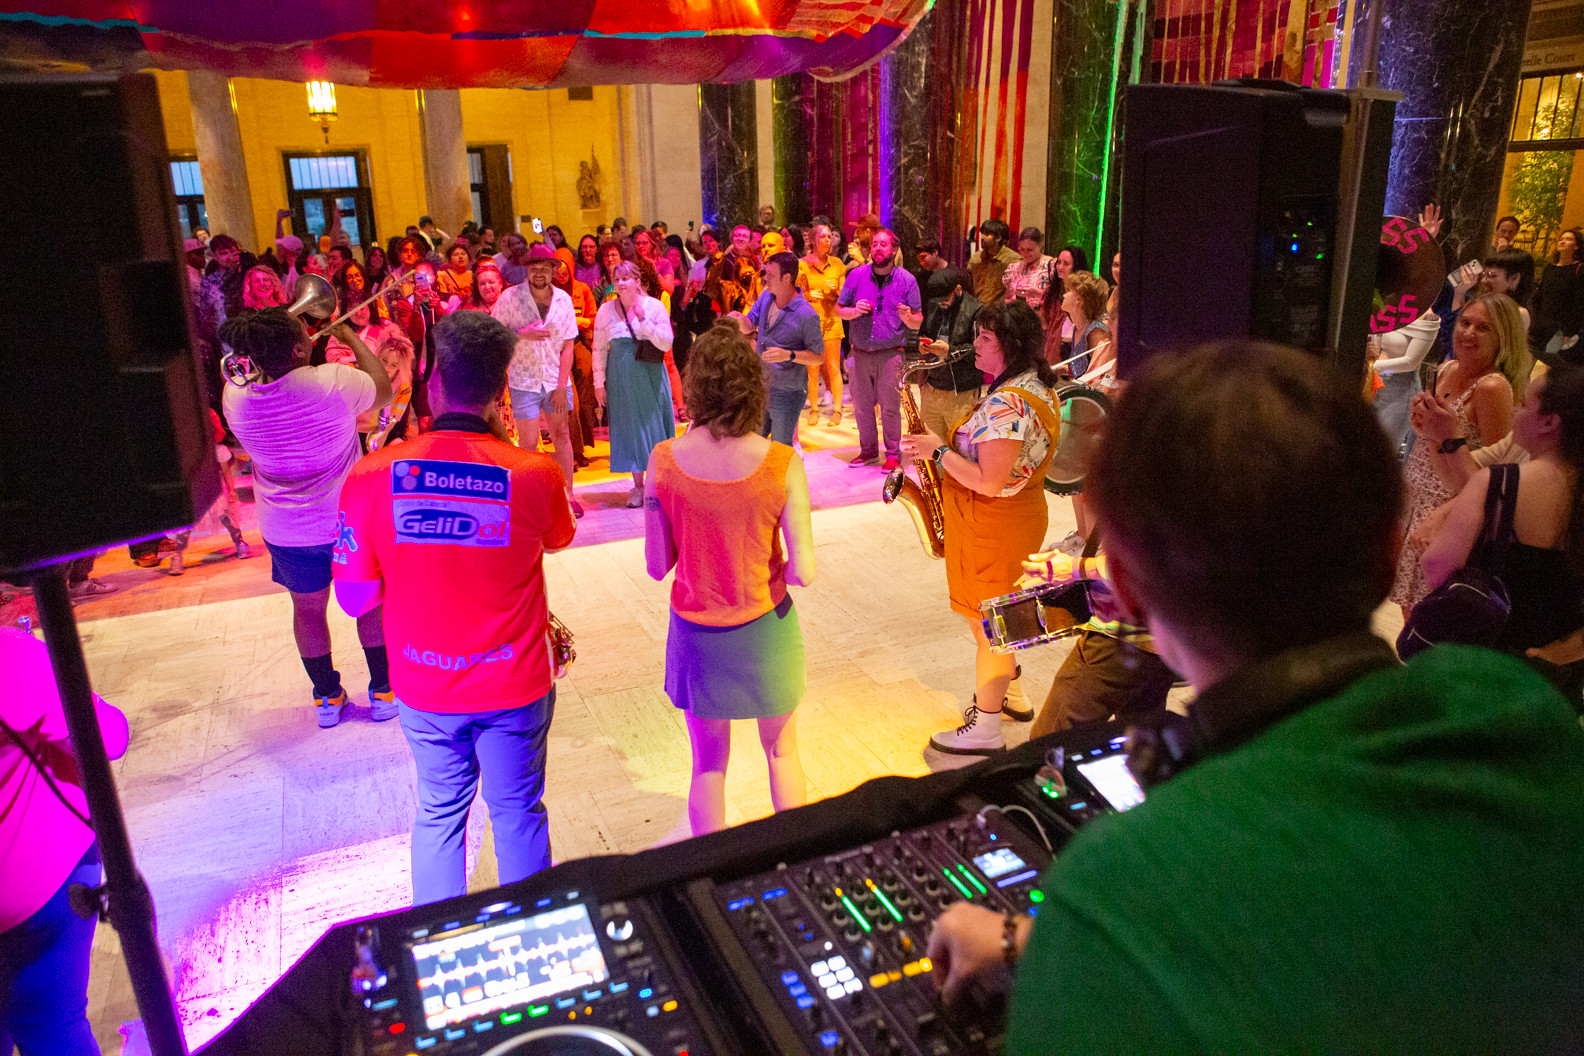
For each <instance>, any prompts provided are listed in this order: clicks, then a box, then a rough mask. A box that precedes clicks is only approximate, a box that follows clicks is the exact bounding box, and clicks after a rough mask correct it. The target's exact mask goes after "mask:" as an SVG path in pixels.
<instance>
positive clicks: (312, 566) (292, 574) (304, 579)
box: [264, 539, 335, 594]
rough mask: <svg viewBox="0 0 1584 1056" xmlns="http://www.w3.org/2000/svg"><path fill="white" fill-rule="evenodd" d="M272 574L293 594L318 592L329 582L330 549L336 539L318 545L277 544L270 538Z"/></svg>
mask: <svg viewBox="0 0 1584 1056" xmlns="http://www.w3.org/2000/svg"><path fill="white" fill-rule="evenodd" d="M264 547H265V549H267V550H268V551H269V555H270V578H271V579H273V580H274V581H275V582H277V583H279V584H280V585H281V586H283V587H285V588H286V589H287V590H289V591H291V592H292V593H293V594H317V593H319V591H321V590H324V589H325V588H326V587H328V586H329V585H330V553H331V551H333V550H334V549H335V544H334V543H320V544H318V545H317V546H276V545H275V544H274V543H272V542H270V541H269V540H268V539H266V540H264Z"/></svg>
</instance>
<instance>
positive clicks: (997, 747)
mask: <svg viewBox="0 0 1584 1056" xmlns="http://www.w3.org/2000/svg"><path fill="white" fill-rule="evenodd" d="M981 714H983V713H982V712H981V711H980V710H979V708H978V706H977V705H974V704H970V705H968V707H967V708H965V709H963V720H964V721H963V724H962V725H961V726H959V727H957V728H956V729H955V730H951V731H949V732H947V733H937V734H936V735H935V736H933V737H931V738H930V742H929V746H930V747H931V748H933V749H935V750H936V751H937V752H945V753H946V754H947V755H994V754H995V753H997V752H1001V751H1005V750H1006V739H1005V738H1004V737H1002V736H1001V724H1000V723H999V722H980V721H979V716H980V715H981Z"/></svg>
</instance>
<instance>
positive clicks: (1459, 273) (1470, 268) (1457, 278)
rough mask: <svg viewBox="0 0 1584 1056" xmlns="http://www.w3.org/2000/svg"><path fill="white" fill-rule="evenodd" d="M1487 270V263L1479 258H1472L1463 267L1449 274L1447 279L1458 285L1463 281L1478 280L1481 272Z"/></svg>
mask: <svg viewBox="0 0 1584 1056" xmlns="http://www.w3.org/2000/svg"><path fill="white" fill-rule="evenodd" d="M1484 270H1485V265H1483V264H1481V263H1480V262H1479V261H1478V260H1471V261H1469V262H1468V263H1467V264H1465V265H1463V266H1462V267H1461V268H1459V269H1457V270H1456V271H1454V272H1453V273H1452V274H1450V275H1448V276H1447V281H1448V282H1450V283H1451V284H1452V285H1454V286H1456V285H1457V284H1458V283H1459V282H1461V281H1468V282H1478V281H1479V277H1480V274H1481V273H1482V272H1483V271H1484Z"/></svg>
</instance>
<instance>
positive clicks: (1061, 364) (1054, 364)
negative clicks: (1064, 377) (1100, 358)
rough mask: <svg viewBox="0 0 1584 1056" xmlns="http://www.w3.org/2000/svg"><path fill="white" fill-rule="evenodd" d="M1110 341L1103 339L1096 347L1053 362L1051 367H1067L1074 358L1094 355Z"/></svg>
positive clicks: (1053, 368)
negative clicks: (1058, 361)
mask: <svg viewBox="0 0 1584 1056" xmlns="http://www.w3.org/2000/svg"><path fill="white" fill-rule="evenodd" d="M1110 343H1111V342H1110V341H1109V340H1106V341H1102V342H1100V343H1099V344H1098V345H1096V346H1095V347H1093V348H1091V349H1088V350H1087V351H1084V352H1079V353H1078V354H1076V355H1073V356H1068V357H1067V358H1066V359H1064V360H1062V361H1061V362H1060V363H1052V364H1051V369H1052V370H1055V369H1056V368H1057V367H1065V366H1066V365H1067V364H1069V363H1071V362H1073V361H1074V360H1078V359H1082V358H1083V357H1085V356H1088V355H1093V354H1094V353H1096V352H1098V351H1100V350H1101V349H1102V348H1105V347H1106V346H1107V345H1109V344H1110Z"/></svg>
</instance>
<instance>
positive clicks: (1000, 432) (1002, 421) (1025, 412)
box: [952, 371, 1056, 498]
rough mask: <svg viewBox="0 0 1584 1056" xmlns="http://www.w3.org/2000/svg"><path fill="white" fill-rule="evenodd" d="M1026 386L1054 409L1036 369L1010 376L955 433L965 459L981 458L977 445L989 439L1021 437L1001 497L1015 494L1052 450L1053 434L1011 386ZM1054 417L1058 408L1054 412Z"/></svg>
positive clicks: (955, 444) (954, 441)
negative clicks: (1020, 446)
mask: <svg viewBox="0 0 1584 1056" xmlns="http://www.w3.org/2000/svg"><path fill="white" fill-rule="evenodd" d="M1014 388H1015V389H1023V390H1025V391H1027V392H1030V393H1032V394H1034V395H1035V396H1038V397H1040V398H1041V399H1043V400H1044V401H1045V402H1046V403H1047V404H1048V405H1050V407H1052V408H1054V406H1055V402H1056V401H1055V399H1054V398H1053V395H1052V393H1051V390H1050V389H1048V388H1046V387H1045V385H1044V384H1043V383H1041V382H1040V380H1039V375H1038V374H1036V373H1034V372H1033V371H1029V372H1028V373H1027V374H1019V375H1018V376H1017V377H1015V378H1012V379H1010V380H1009V381H1007V382H1006V383H1005V384H1004V385H1002V386H1001V387H1000V388H998V389H996V391H995V392H992V393H991V394H990V395H989V396H986V397H985V398H984V399H983V400H980V401H979V406H977V407H975V408H974V411H973V413H972V414H971V415H969V416H968V420H967V421H966V422H964V423H963V424H962V425H961V426H959V427H958V429H957V432H956V433H955V434H953V436H952V448H953V450H955V451H956V452H957V453H958V454H960V455H962V456H963V457H964V458H967V459H970V460H972V461H974V462H976V463H977V462H978V461H979V455H978V451H977V448H978V446H979V445H980V444H982V443H984V442H985V441H986V440H1021V441H1023V446H1022V448H1021V449H1020V450H1019V451H1018V455H1017V459H1016V460H1015V461H1013V463H1012V475H1011V476H1010V477H1009V478H1008V480H1007V484H1006V486H1005V487H1004V488H1002V489H1001V491H1000V492H999V493H998V494H999V495H1000V496H1001V497H1003V498H1004V497H1006V496H1008V495H1016V494H1017V493H1018V492H1020V491H1022V490H1023V487H1024V485H1026V484H1027V483H1028V482H1029V481H1030V480H1031V479H1032V478H1033V476H1034V471H1035V470H1036V469H1038V468H1039V466H1040V463H1041V462H1043V461H1045V455H1046V453H1047V452H1048V451H1050V446H1051V435H1050V432H1049V431H1048V430H1046V428H1045V426H1044V425H1043V424H1042V423H1041V422H1040V420H1039V416H1038V415H1037V414H1035V413H1034V408H1032V407H1030V406H1029V403H1028V401H1027V400H1025V399H1024V398H1023V397H1021V396H1019V395H1018V394H1017V393H1015V392H1009V391H1008V390H1009V389H1014ZM1051 416H1052V417H1053V418H1054V417H1055V411H1054V410H1052V411H1051Z"/></svg>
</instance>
